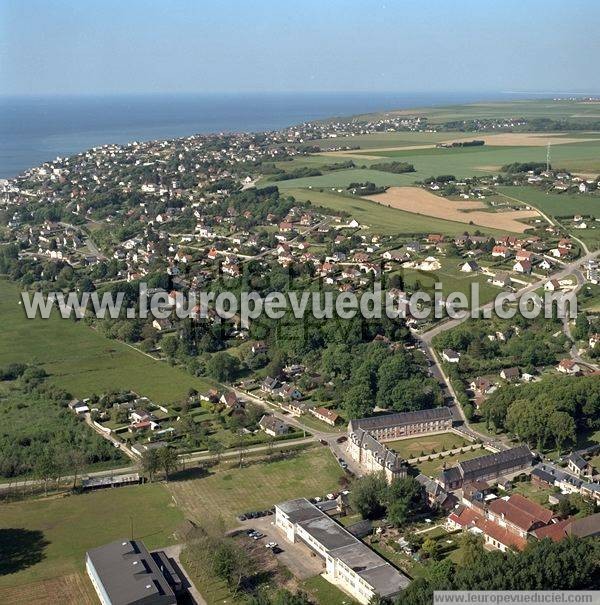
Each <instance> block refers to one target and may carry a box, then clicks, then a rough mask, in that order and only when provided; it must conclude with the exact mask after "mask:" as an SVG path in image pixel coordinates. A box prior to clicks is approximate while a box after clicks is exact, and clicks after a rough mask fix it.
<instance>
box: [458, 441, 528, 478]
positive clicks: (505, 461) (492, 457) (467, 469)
mask: <svg viewBox="0 0 600 605" xmlns="http://www.w3.org/2000/svg"><path fill="white" fill-rule="evenodd" d="M528 460H529V461H530V462H533V456H532V454H531V451H530V450H529V448H528V447H527V446H526V445H519V446H517V447H513V448H511V449H509V450H503V451H501V452H498V453H496V454H488V455H487V456H480V457H479V458H472V459H471V460H463V461H461V462H459V463H458V466H459V468H460V471H461V474H462V476H463V477H465V476H466V475H467V474H469V475H472V474H479V473H482V474H484V473H485V472H486V471H489V470H492V469H495V470H498V471H502V469H509V468H511V467H513V466H515V463H518V462H520V461H522V462H523V463H525V462H527V461H528Z"/></svg>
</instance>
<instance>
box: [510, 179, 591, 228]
mask: <svg viewBox="0 0 600 605" xmlns="http://www.w3.org/2000/svg"><path fill="white" fill-rule="evenodd" d="M498 191H499V192H500V193H503V194H505V195H507V196H509V197H512V198H515V199H518V200H520V201H522V202H525V203H527V204H533V205H534V206H536V207H537V208H539V209H540V210H541V211H542V212H545V213H546V214H549V215H550V216H557V217H568V218H573V216H574V215H575V214H582V215H586V216H588V215H591V216H594V217H597V218H600V196H596V195H590V194H585V195H577V194H574V193H572V194H568V193H546V192H545V191H543V190H542V189H539V188H537V187H498ZM588 223H589V221H588ZM583 233H585V230H581V231H579V232H578V234H583Z"/></svg>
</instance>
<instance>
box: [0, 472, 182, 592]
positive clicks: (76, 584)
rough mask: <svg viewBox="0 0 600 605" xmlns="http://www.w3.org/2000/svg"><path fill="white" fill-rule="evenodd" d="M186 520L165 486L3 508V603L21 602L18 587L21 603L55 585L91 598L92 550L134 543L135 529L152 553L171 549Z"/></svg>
mask: <svg viewBox="0 0 600 605" xmlns="http://www.w3.org/2000/svg"><path fill="white" fill-rule="evenodd" d="M182 521H183V516H182V514H181V512H180V511H179V510H178V509H177V508H176V507H175V505H174V504H173V501H172V499H171V497H170V495H169V492H168V491H167V489H166V488H165V487H164V486H163V485H161V484H147V485H140V486H134V487H123V488H120V489H108V490H103V491H97V492H92V493H89V494H82V495H76V496H66V497H60V498H48V499H45V500H28V501H24V502H17V503H14V504H0V603H9V602H11V601H12V602H16V601H15V596H16V595H17V594H19V591H18V590H15V587H19V588H20V589H21V592H20V594H21V600H20V601H19V602H20V603H29V601H27V599H26V598H25V597H26V596H27V595H28V594H33V595H34V596H35V595H36V594H37V595H39V594H40V593H43V590H44V589H46V590H52V588H51V587H55V586H61V587H62V589H61V590H63V591H64V593H65V594H67V593H73V594H74V595H75V597H76V595H78V594H83V595H85V594H86V590H85V586H86V584H85V583H86V582H88V580H87V579H86V578H85V577H83V580H84V585H83V586H82V585H81V577H82V576H83V572H84V567H85V563H84V556H85V552H86V551H87V550H89V549H90V548H94V547H96V546H100V545H102V544H106V543H107V542H111V541H113V540H118V539H121V538H128V537H129V536H131V527H132V524H133V535H134V536H135V537H136V538H140V539H142V540H143V541H144V543H145V544H146V546H148V547H149V548H157V547H159V546H167V545H168V544H171V543H173V537H172V534H173V532H174V531H175V529H176V528H177V527H178V526H179V525H180V524H181V522H182ZM78 574H80V575H78ZM40 582H42V584H39V583H40ZM47 594H51V593H50V592H47ZM32 602H36V601H35V600H32ZM40 602H43V601H40ZM46 602H48V601H46ZM53 602H54V601H53ZM60 602H63V601H60ZM65 602H67V603H78V601H77V600H76V598H72V599H71V600H69V599H66V601H65ZM81 602H82V603H84V602H85V600H83V601H81Z"/></svg>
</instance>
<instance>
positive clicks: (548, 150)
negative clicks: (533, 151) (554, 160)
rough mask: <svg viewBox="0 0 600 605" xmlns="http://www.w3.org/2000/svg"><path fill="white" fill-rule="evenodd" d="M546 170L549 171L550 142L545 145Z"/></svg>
mask: <svg viewBox="0 0 600 605" xmlns="http://www.w3.org/2000/svg"><path fill="white" fill-rule="evenodd" d="M546 171H547V172H549V171H550V143H548V145H546Z"/></svg>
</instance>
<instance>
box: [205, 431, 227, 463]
mask: <svg viewBox="0 0 600 605" xmlns="http://www.w3.org/2000/svg"><path fill="white" fill-rule="evenodd" d="M207 445H208V451H209V452H210V453H211V454H212V455H213V456H214V457H215V460H216V461H217V462H219V460H220V459H221V455H222V454H223V452H224V451H225V446H224V445H223V443H222V442H221V441H219V440H218V439H215V438H214V437H210V438H209V439H208V444H207Z"/></svg>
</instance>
